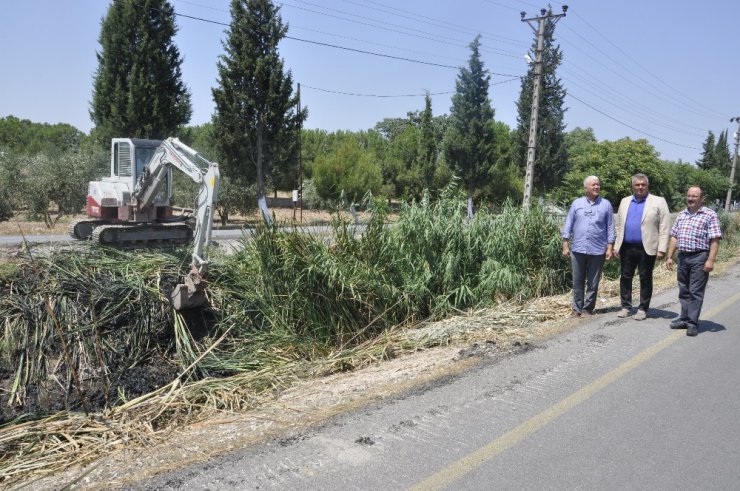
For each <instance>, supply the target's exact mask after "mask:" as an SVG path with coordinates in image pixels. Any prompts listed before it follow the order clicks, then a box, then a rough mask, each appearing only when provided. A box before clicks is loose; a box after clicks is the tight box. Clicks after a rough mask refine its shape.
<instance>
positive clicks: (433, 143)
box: [417, 92, 437, 190]
mask: <svg viewBox="0 0 740 491" xmlns="http://www.w3.org/2000/svg"><path fill="white" fill-rule="evenodd" d="M419 129H420V137H419V151H418V153H417V165H418V167H419V170H420V173H419V174H420V175H421V180H422V182H421V187H422V189H428V190H431V189H432V186H433V184H434V171H435V170H436V167H437V140H436V138H435V136H434V125H433V120H432V98H431V96H430V95H429V92H427V94H426V96H425V97H424V111H423V112H422V113H421V122H420V124H419Z"/></svg>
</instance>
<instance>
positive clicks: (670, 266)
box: [665, 257, 673, 271]
mask: <svg viewBox="0 0 740 491" xmlns="http://www.w3.org/2000/svg"><path fill="white" fill-rule="evenodd" d="M665 267H666V269H667V270H668V271H673V258H670V257H669V258H668V259H666V260H665Z"/></svg>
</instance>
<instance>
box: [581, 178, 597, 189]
mask: <svg viewBox="0 0 740 491" xmlns="http://www.w3.org/2000/svg"><path fill="white" fill-rule="evenodd" d="M594 179H595V180H597V181H599V183H601V179H599V178H598V177H596V176H588V177H587V178H586V179H584V180H583V187H584V188H585V187H586V186H588V181H593V180H594Z"/></svg>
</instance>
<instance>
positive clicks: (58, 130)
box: [0, 116, 85, 155]
mask: <svg viewBox="0 0 740 491" xmlns="http://www.w3.org/2000/svg"><path fill="white" fill-rule="evenodd" d="M84 138H85V134H84V133H83V132H81V131H80V130H78V129H77V128H75V127H74V126H72V125H69V124H66V123H58V124H48V123H34V122H32V121H30V120H28V119H18V118H16V117H15V116H7V117H5V118H0V147H4V148H5V149H6V150H10V151H11V152H13V153H15V154H18V155H35V154H37V153H39V152H41V151H44V150H49V151H60V150H61V151H64V150H77V149H79V147H80V144H81V143H82V141H83V140H84Z"/></svg>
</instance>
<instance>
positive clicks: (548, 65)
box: [514, 9, 569, 195]
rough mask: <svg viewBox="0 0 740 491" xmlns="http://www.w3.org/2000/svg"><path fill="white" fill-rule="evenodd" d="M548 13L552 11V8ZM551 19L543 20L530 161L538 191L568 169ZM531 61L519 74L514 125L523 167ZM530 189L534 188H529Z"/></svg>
mask: <svg viewBox="0 0 740 491" xmlns="http://www.w3.org/2000/svg"><path fill="white" fill-rule="evenodd" d="M549 10H550V13H552V10H551V9H549ZM554 33H555V23H554V22H553V21H552V20H551V19H548V20H547V21H545V34H544V44H543V50H542V63H541V74H542V75H541V83H540V93H539V101H538V102H539V106H538V114H537V136H536V151H535V162H534V188H535V189H537V190H539V192H540V194H543V195H544V194H545V192H547V191H549V190H551V189H553V188H554V187H555V186H558V185H559V184H560V181H561V179H562V178H563V176H565V174H566V173H567V172H568V170H569V166H568V164H569V160H568V151H567V145H566V143H565V135H564V132H565V123H564V116H565V111H566V108H565V107H564V103H565V95H566V90H565V88H564V87H563V84H562V83H561V81H560V78H558V76H557V68H558V67H559V66H560V63H561V62H562V59H563V54H562V52H561V51H560V46H559V45H556V44H555V43H554ZM537 44H538V43H537V36H536V35H535V39H534V41H533V43H532V52H533V53H536V52H537ZM534 78H535V65H534V64H532V65H531V66H530V68H529V70H528V71H527V74H526V75H525V76H524V77H523V78H522V84H521V91H520V93H519V101H518V102H517V111H518V112H517V129H516V136H515V138H514V144H515V146H516V149H515V153H514V155H515V161H516V163H517V164H518V165H520V166H521V168H522V169H524V170H526V163H527V151H528V146H529V129H530V121H531V119H532V95H533V88H534ZM533 193H534V190H533Z"/></svg>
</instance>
